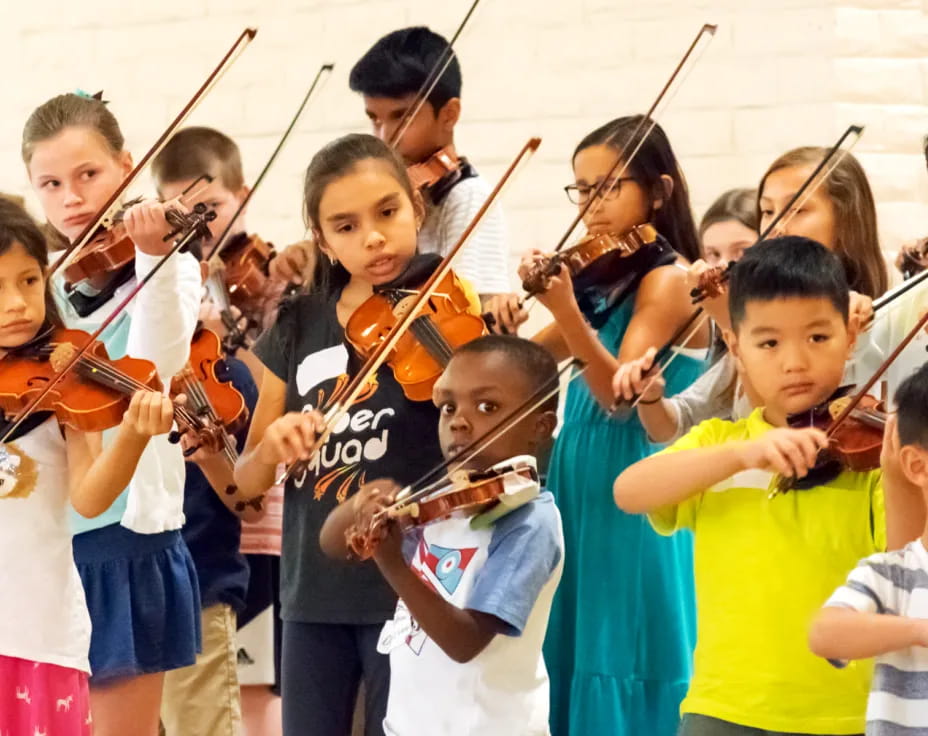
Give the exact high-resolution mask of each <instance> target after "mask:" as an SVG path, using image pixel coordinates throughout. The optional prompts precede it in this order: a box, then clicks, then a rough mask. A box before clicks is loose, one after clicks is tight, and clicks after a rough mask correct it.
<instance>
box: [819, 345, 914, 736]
mask: <svg viewBox="0 0 928 736" xmlns="http://www.w3.org/2000/svg"><path fill="white" fill-rule="evenodd" d="M896 406H897V411H898V417H897V418H895V420H894V419H892V418H891V419H890V421H889V423H888V424H887V427H886V438H887V441H886V443H885V444H884V447H885V448H886V452H884V456H883V468H884V473H888V472H890V469H893V470H894V471H895V472H899V471H901V473H902V474H903V477H902V478H900V481H901V482H906V483H908V484H910V485H911V486H912V487H913V488H914V490H915V493H916V494H918V496H919V497H920V499H921V500H922V504H921V508H920V514H918V515H916V519H918V520H919V521H921V522H922V527H923V528H922V529H921V537H920V538H919V539H916V540H915V541H914V542H909V543H908V544H907V545H906V546H905V547H904V548H903V549H901V550H897V551H893V552H886V553H884V554H877V555H873V556H872V557H869V558H867V559H866V560H863V561H862V562H861V563H860V564H859V565H858V566H857V568H856V569H855V570H854V571H853V572H851V574H850V575H849V576H848V579H847V582H846V583H845V584H844V585H843V586H842V587H840V588H839V589H838V590H837V591H835V593H834V595H832V596H831V598H829V599H828V602H827V603H826V604H825V608H824V609H822V611H821V613H820V614H819V616H818V618H817V619H816V621H815V623H814V624H813V626H812V631H811V633H810V634H809V646H810V647H811V649H812V651H813V652H814V653H815V654H817V655H818V656H820V657H827V658H828V659H829V661H831V662H832V664H835V665H837V666H839V667H843V666H845V665H846V664H847V660H851V659H870V658H871V657H876V658H877V660H876V669H875V672H874V678H873V684H872V686H871V689H870V699H869V701H868V705H867V734H868V735H869V736H881V735H882V734H895V733H900V732H906V733H923V732H924V731H925V730H926V729H928V715H926V712H925V702H926V700H928V692H926V690H925V688H924V686H923V684H922V681H923V679H924V674H923V673H924V672H925V669H926V663H925V652H924V649H925V647H928V620H926V619H928V610H926V608H925V600H926V599H925V590H926V587H928V586H926V583H925V579H924V578H923V577H922V576H923V575H924V574H925V571H926V570H928V551H926V545H928V527H926V526H925V525H924V519H925V501H926V500H928V495H925V494H928V363H925V364H924V365H922V367H921V368H919V369H918V370H917V371H916V372H915V373H914V374H912V375H911V376H909V378H907V379H906V380H905V381H904V382H903V383H902V385H901V386H900V387H899V390H898V391H897V392H896ZM913 524H917V522H916V521H914V520H913Z"/></svg>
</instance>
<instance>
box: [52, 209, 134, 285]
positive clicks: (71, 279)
mask: <svg viewBox="0 0 928 736" xmlns="http://www.w3.org/2000/svg"><path fill="white" fill-rule="evenodd" d="M133 258H135V243H133V242H132V238H130V237H129V234H128V233H127V232H126V226H125V225H123V224H122V223H121V222H120V223H117V224H116V225H113V227H111V228H109V229H102V230H100V231H99V232H98V233H97V235H96V236H95V237H93V238H91V240H90V241H89V242H88V243H87V245H86V246H84V247H83V248H82V249H81V250H80V252H79V253H78V254H77V255H76V256H75V257H74V260H72V261H71V263H69V264H68V265H67V266H65V269H64V277H65V280H66V281H67V283H69V284H76V283H77V282H78V281H84V280H85V279H89V278H90V277H91V276H96V275H98V274H101V273H109V272H110V271H115V270H117V269H119V268H122V267H123V266H125V265H126V264H127V263H129V262H130V261H131V260H132V259H133Z"/></svg>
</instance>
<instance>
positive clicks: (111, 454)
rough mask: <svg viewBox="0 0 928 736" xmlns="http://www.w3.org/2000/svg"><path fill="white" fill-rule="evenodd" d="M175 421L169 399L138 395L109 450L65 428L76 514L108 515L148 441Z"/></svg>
mask: <svg viewBox="0 0 928 736" xmlns="http://www.w3.org/2000/svg"><path fill="white" fill-rule="evenodd" d="M173 421H174V407H173V404H172V403H171V400H170V399H168V398H167V397H166V396H164V395H163V394H161V393H160V392H158V391H139V392H137V393H136V394H135V395H134V396H133V397H132V400H131V401H130V402H129V408H128V409H127V410H126V413H125V415H124V416H123V420H122V423H121V424H120V425H119V430H118V432H117V434H116V437H115V439H114V440H113V442H111V443H110V444H109V445H108V446H107V448H106V449H101V447H102V438H101V436H100V435H99V434H97V433H93V434H85V433H82V432H77V431H75V430H72V429H71V428H66V430H65V437H66V438H67V453H68V490H69V495H70V498H71V505H72V506H74V509H75V511H77V512H78V513H79V514H80V515H81V516H84V517H86V518H92V517H94V516H99V515H100V514H102V513H103V512H104V511H106V510H107V509H108V508H109V507H110V505H111V504H112V503H113V501H115V500H116V497H117V496H119V494H120V493H122V492H123V490H125V488H126V486H128V485H129V481H130V480H132V475H133V473H134V472H135V467H136V465H138V462H139V458H140V457H141V456H142V451H143V450H144V449H145V446H146V445H147V444H148V440H149V439H151V438H152V437H153V436H154V435H156V434H164V433H166V432H168V431H170V429H171V425H172V423H173Z"/></svg>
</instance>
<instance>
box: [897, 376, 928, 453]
mask: <svg viewBox="0 0 928 736" xmlns="http://www.w3.org/2000/svg"><path fill="white" fill-rule="evenodd" d="M895 401H896V409H897V411H898V414H899V442H900V443H901V444H902V445H903V446H905V445H918V446H919V447H921V448H922V449H924V450H928V363H923V364H922V367H921V368H919V369H918V370H917V371H915V372H914V373H913V374H912V375H911V376H909V377H908V378H906V379H905V380H904V381H903V382H902V383H901V384H900V385H899V388H898V389H896V397H895Z"/></svg>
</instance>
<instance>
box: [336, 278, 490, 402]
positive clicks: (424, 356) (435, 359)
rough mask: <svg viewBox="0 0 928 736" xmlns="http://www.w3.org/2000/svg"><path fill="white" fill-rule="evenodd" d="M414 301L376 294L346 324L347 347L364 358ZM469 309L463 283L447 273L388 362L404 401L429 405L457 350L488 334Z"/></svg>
mask: <svg viewBox="0 0 928 736" xmlns="http://www.w3.org/2000/svg"><path fill="white" fill-rule="evenodd" d="M414 298H415V293H414V292H399V291H395V292H383V293H375V294H374V295H373V296H371V297H370V298H369V299H368V300H367V301H365V302H364V303H363V304H362V305H361V306H360V307H358V308H357V309H356V310H355V311H354V313H353V314H352V315H351V317H350V318H349V320H348V324H347V325H346V326H345V334H346V336H347V338H348V341H349V342H350V343H351V344H352V345H353V346H354V347H355V349H356V350H357V351H358V352H359V353H360V354H361V355H362V356H364V357H367V356H368V355H370V354H371V353H372V352H373V351H374V350H375V349H376V348H377V346H378V345H379V344H380V343H381V342H383V340H384V339H385V338H386V337H387V335H388V333H389V332H390V330H391V329H392V327H393V326H394V325H395V324H396V322H397V319H398V317H400V316H401V315H402V314H403V310H404V309H406V308H407V307H408V302H409V301H411V300H412V299H414ZM471 309H472V306H471V303H470V300H469V299H468V297H467V294H466V293H465V291H464V288H463V286H462V285H461V282H460V281H459V280H458V278H457V276H455V275H454V273H453V272H449V273H448V274H447V275H446V276H445V277H444V278H443V279H442V280H441V281H440V282H439V284H438V287H437V288H436V290H435V293H434V294H433V295H432V296H431V297H430V298H429V299H428V300H427V302H426V303H425V305H424V306H423V307H422V309H421V311H420V316H419V317H417V318H416V320H415V321H414V322H413V323H412V326H411V327H410V330H409V332H407V333H406V334H404V335H403V336H402V337H401V338H400V340H399V342H398V343H397V345H396V347H395V348H394V350H393V351H392V353H391V354H390V355H389V357H388V358H387V362H388V363H389V365H390V366H391V367H392V368H393V373H394V375H395V376H396V380H397V382H398V383H399V384H400V386H402V388H403V393H404V394H405V395H406V396H407V397H408V398H410V399H412V400H413V401H428V400H429V399H431V398H432V387H433V386H434V385H435V381H437V380H438V377H439V376H440V375H441V373H442V371H443V370H444V369H445V366H446V365H447V364H448V361H449V360H450V359H451V355H452V353H453V352H454V350H455V348H457V347H459V346H461V345H464V344H465V343H468V342H470V341H471V340H474V339H476V338H478V337H480V336H481V335H485V334H486V333H487V329H486V324H485V323H484V321H483V320H482V319H481V318H480V317H479V316H477V315H476V314H473V313H472V312H471V311H470V310H471Z"/></svg>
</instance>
